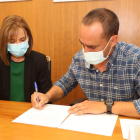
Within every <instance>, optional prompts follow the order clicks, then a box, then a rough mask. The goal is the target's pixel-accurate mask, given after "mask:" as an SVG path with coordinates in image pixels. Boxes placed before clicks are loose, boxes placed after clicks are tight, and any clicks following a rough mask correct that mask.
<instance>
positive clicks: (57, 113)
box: [12, 104, 70, 127]
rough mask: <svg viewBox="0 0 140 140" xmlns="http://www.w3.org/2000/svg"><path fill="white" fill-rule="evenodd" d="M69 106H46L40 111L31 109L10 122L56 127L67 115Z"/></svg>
mask: <svg viewBox="0 0 140 140" xmlns="http://www.w3.org/2000/svg"><path fill="white" fill-rule="evenodd" d="M69 108H70V106H63V105H54V104H47V105H45V106H44V108H43V109H42V110H39V109H35V108H31V109H29V110H28V111H26V112H25V113H23V114H22V115H20V116H19V117H18V118H16V119H15V120H13V121H12V122H17V123H25V124H33V125H40V126H49V127H58V126H59V125H60V124H61V123H62V122H63V121H64V119H65V118H66V117H67V116H68V115H69V113H68V112H67V111H68V109H69Z"/></svg>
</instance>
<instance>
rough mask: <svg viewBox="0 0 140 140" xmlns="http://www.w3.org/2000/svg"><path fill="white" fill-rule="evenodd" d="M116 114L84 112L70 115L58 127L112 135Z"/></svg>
mask: <svg viewBox="0 0 140 140" xmlns="http://www.w3.org/2000/svg"><path fill="white" fill-rule="evenodd" d="M117 118H118V115H113V114H111V115H108V114H100V115H92V114H85V115H81V116H74V115H73V114H72V115H70V116H69V117H68V118H67V119H66V120H65V121H64V122H63V123H62V124H61V125H60V126H59V128H62V129H68V130H74V131H80V132H86V133H92V134H98V135H105V136H112V133H113V130H114V127H115V124H116V121H117Z"/></svg>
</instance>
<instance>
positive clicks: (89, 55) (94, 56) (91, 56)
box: [83, 37, 112, 65]
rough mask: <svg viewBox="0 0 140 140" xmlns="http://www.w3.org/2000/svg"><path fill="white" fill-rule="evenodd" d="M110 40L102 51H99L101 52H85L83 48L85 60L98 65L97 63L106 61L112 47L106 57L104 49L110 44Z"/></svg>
mask: <svg viewBox="0 0 140 140" xmlns="http://www.w3.org/2000/svg"><path fill="white" fill-rule="evenodd" d="M111 38H112V37H111ZM111 38H110V40H111ZM110 40H109V41H108V43H107V45H106V47H105V48H104V49H103V50H102V51H99V52H86V53H84V48H83V53H84V58H85V60H86V61H87V62H88V63H89V64H93V65H97V64H99V63H102V62H103V61H105V60H106V59H107V58H108V56H109V54H110V52H111V48H112V47H111V48H110V51H109V53H108V55H107V56H106V57H104V53H103V51H104V50H105V49H106V48H107V46H108V44H109V43H110Z"/></svg>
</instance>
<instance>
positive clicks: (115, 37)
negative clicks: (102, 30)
mask: <svg viewBox="0 0 140 140" xmlns="http://www.w3.org/2000/svg"><path fill="white" fill-rule="evenodd" d="M117 42H118V35H114V36H113V37H112V39H111V47H114V46H115V45H116V44H117Z"/></svg>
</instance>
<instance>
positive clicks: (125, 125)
mask: <svg viewBox="0 0 140 140" xmlns="http://www.w3.org/2000/svg"><path fill="white" fill-rule="evenodd" d="M120 123H121V129H122V134H123V138H124V139H128V135H129V129H130V126H131V125H140V120H132V119H120Z"/></svg>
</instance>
